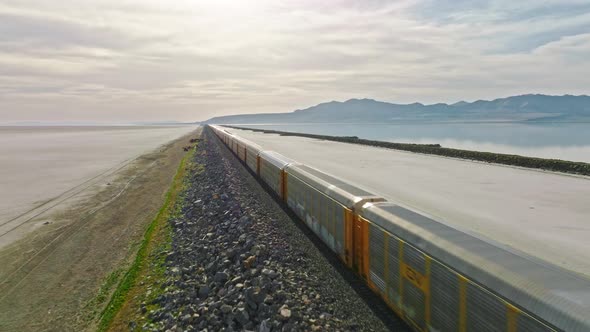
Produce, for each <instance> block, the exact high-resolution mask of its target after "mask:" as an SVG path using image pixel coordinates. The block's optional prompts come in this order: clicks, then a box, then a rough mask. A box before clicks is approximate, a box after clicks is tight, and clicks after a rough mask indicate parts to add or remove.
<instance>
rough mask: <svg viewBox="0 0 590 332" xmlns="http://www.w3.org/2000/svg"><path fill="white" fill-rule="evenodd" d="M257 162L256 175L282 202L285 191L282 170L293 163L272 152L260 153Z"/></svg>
mask: <svg viewBox="0 0 590 332" xmlns="http://www.w3.org/2000/svg"><path fill="white" fill-rule="evenodd" d="M258 162H259V163H260V165H259V172H258V175H259V176H260V178H261V179H262V181H264V183H266V184H267V185H268V186H269V187H270V188H271V189H272V191H274V192H275V194H277V195H278V196H279V197H280V198H281V199H282V200H283V199H284V197H285V189H286V187H285V174H286V173H285V172H284V169H285V167H287V165H289V164H292V163H294V161H293V160H292V159H289V158H287V157H285V156H283V155H281V154H278V153H276V152H274V151H261V152H260V154H259V161H258Z"/></svg>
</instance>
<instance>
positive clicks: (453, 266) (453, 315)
mask: <svg viewBox="0 0 590 332" xmlns="http://www.w3.org/2000/svg"><path fill="white" fill-rule="evenodd" d="M208 127H209V128H210V129H211V130H212V131H213V132H214V134H215V135H216V136H217V137H218V138H219V139H220V140H221V141H222V142H223V143H224V144H225V145H226V146H227V147H228V148H229V149H230V150H231V151H232V152H233V153H234V154H235V155H236V156H237V158H239V159H240V160H241V161H242V162H243V163H244V164H245V166H246V167H247V168H249V169H250V170H251V171H252V173H253V174H255V176H257V177H258V178H259V179H260V180H262V181H263V182H264V183H265V184H266V185H267V186H268V187H269V188H270V189H271V190H272V191H273V192H274V193H275V194H276V195H277V197H279V199H280V200H282V201H283V202H284V203H285V204H286V205H287V206H288V208H289V209H290V210H292V211H293V212H294V213H295V215H297V216H298V218H299V219H300V220H301V221H302V222H304V223H305V224H306V225H307V226H308V227H309V228H310V229H311V230H313V232H314V233H315V234H316V235H317V236H318V237H319V238H320V239H321V240H322V241H323V242H324V243H325V244H326V245H327V246H328V247H329V248H330V249H331V250H332V251H333V252H334V253H335V254H336V255H338V257H340V259H341V260H342V262H343V263H344V264H346V266H347V267H348V268H350V269H352V270H354V271H355V272H356V273H357V274H358V275H359V276H360V277H361V278H362V279H363V280H365V282H366V283H367V284H368V286H369V287H370V288H371V289H372V290H373V291H374V292H375V293H377V294H378V295H379V296H380V297H381V298H382V299H383V300H384V301H385V302H386V303H387V305H388V306H389V307H390V308H391V309H392V310H393V311H394V312H395V313H396V314H397V315H398V316H399V317H401V318H402V319H404V320H405V321H406V322H407V323H408V324H409V325H410V326H411V327H413V328H414V329H415V330H416V331H461V332H463V331H509V332H515V331H590V280H588V279H587V278H585V277H584V276H580V275H577V274H574V273H573V272H569V271H567V270H564V269H562V268H559V267H556V266H554V265H552V264H550V263H547V262H543V261H540V260H538V259H536V258H534V257H530V256H527V255H525V254H523V253H520V252H517V251H515V250H512V249H510V248H506V247H503V246H501V245H499V244H496V243H494V242H493V241H490V240H488V239H482V238H480V237H478V236H476V235H473V234H469V233H466V232H463V231H461V230H458V229H455V228H453V227H450V226H448V225H446V224H445V223H443V222H441V221H439V220H434V219H433V218H430V217H428V216H426V215H424V214H421V213H418V212H416V211H413V210H410V209H408V208H405V207H403V206H400V205H397V204H395V203H392V202H388V201H386V200H385V199H383V198H382V197H379V196H378V195H375V194H372V193H370V192H368V191H366V190H364V189H361V188H359V187H357V186H355V185H352V184H349V183H347V182H346V181H344V180H341V179H338V178H336V177H333V176H331V175H329V174H326V173H324V172H321V171H319V170H317V169H315V168H313V167H310V166H308V165H303V164H301V163H298V162H296V161H294V160H291V159H288V158H286V157H284V156H282V155H281V154H279V153H277V152H273V151H266V150H264V149H263V148H262V147H261V146H259V145H257V144H255V143H253V142H250V141H248V140H246V139H243V138H241V137H238V136H237V135H234V134H232V133H231V132H229V131H228V130H226V129H224V128H223V127H220V126H215V125H209V126H208ZM564 255H567V253H564Z"/></svg>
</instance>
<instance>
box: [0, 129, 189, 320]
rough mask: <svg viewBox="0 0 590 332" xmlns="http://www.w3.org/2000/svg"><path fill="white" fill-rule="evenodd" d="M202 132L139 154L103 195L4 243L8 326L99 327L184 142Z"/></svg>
mask: <svg viewBox="0 0 590 332" xmlns="http://www.w3.org/2000/svg"><path fill="white" fill-rule="evenodd" d="M196 136H197V135H196V134H194V133H193V134H191V135H187V136H185V137H183V138H181V139H178V140H176V141H173V142H171V143H169V144H168V145H166V146H164V147H162V148H160V149H158V150H157V151H154V152H152V153H149V154H146V155H144V156H141V157H139V158H138V159H137V160H135V161H134V162H132V163H131V164H130V165H129V166H128V167H125V168H124V169H123V170H121V172H120V173H119V174H118V175H117V176H116V177H115V178H114V179H113V180H111V181H110V182H109V183H104V184H102V189H101V190H100V191H98V193H95V194H93V195H89V197H87V198H85V199H83V200H82V202H81V203H79V204H77V205H75V206H73V207H71V208H69V209H67V210H66V211H62V212H60V213H59V214H58V215H54V216H52V218H51V219H52V220H53V222H51V223H50V224H48V225H44V226H43V227H41V228H39V229H37V230H36V231H34V232H33V233H31V234H29V235H28V236H27V237H25V238H23V239H22V240H20V241H18V242H16V243H14V244H12V245H10V246H8V247H5V248H3V249H2V250H1V251H0V331H80V330H93V329H94V328H95V326H96V319H97V317H98V315H99V314H100V312H101V311H102V309H103V307H104V305H105V304H106V303H105V302H106V301H108V295H109V292H110V291H111V290H112V289H113V288H114V287H115V286H116V284H117V282H118V279H119V278H120V277H121V275H122V273H121V271H124V270H125V267H126V265H127V264H128V262H129V261H130V259H131V258H132V257H133V255H134V253H135V251H136V248H137V245H138V242H139V240H140V239H141V238H142V235H143V233H144V231H145V228H146V226H147V225H148V224H149V222H150V221H151V220H152V219H153V217H154V216H155V215H156V213H157V211H158V209H159V208H160V206H161V205H162V203H163V201H164V195H165V193H166V191H167V190H168V188H169V186H170V183H171V181H172V179H173V177H174V175H175V172H176V169H177V167H178V164H179V163H180V160H181V159H182V157H183V155H184V154H185V153H186V152H185V151H184V150H183V149H182V147H184V146H187V145H189V139H190V138H193V137H196ZM105 181H106V180H105Z"/></svg>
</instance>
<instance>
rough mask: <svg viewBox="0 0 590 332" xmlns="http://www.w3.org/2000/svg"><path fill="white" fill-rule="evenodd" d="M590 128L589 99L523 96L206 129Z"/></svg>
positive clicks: (245, 120) (314, 113) (344, 108)
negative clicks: (547, 124)
mask: <svg viewBox="0 0 590 332" xmlns="http://www.w3.org/2000/svg"><path fill="white" fill-rule="evenodd" d="M485 121H489V122H494V121H505V122H522V121H527V122H590V96H586V95H581V96H572V95H564V96H549V95H540V94H527V95H520V96H513V97H507V98H499V99H494V100H489V101H488V100H478V101H474V102H464V101H461V102H458V103H454V104H444V103H439V104H431V105H424V104H421V103H413V104H394V103H388V102H382V101H377V100H373V99H350V100H347V101H344V102H339V101H331V102H327V103H322V104H318V105H316V106H312V107H309V108H306V109H300V110H296V111H293V112H289V113H264V114H240V115H228V116H220V117H214V118H211V119H209V120H207V121H205V123H215V124H263V123H397V122H485Z"/></svg>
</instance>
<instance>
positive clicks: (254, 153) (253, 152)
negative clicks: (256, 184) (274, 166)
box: [246, 141, 262, 175]
mask: <svg viewBox="0 0 590 332" xmlns="http://www.w3.org/2000/svg"><path fill="white" fill-rule="evenodd" d="M261 151H262V147H261V146H260V145H258V144H256V143H253V142H250V141H247V144H246V166H248V168H249V169H250V170H251V171H252V172H254V173H256V174H257V175H258V174H259V171H260V164H259V162H258V161H259V158H258V155H259V154H260V152H261Z"/></svg>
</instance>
